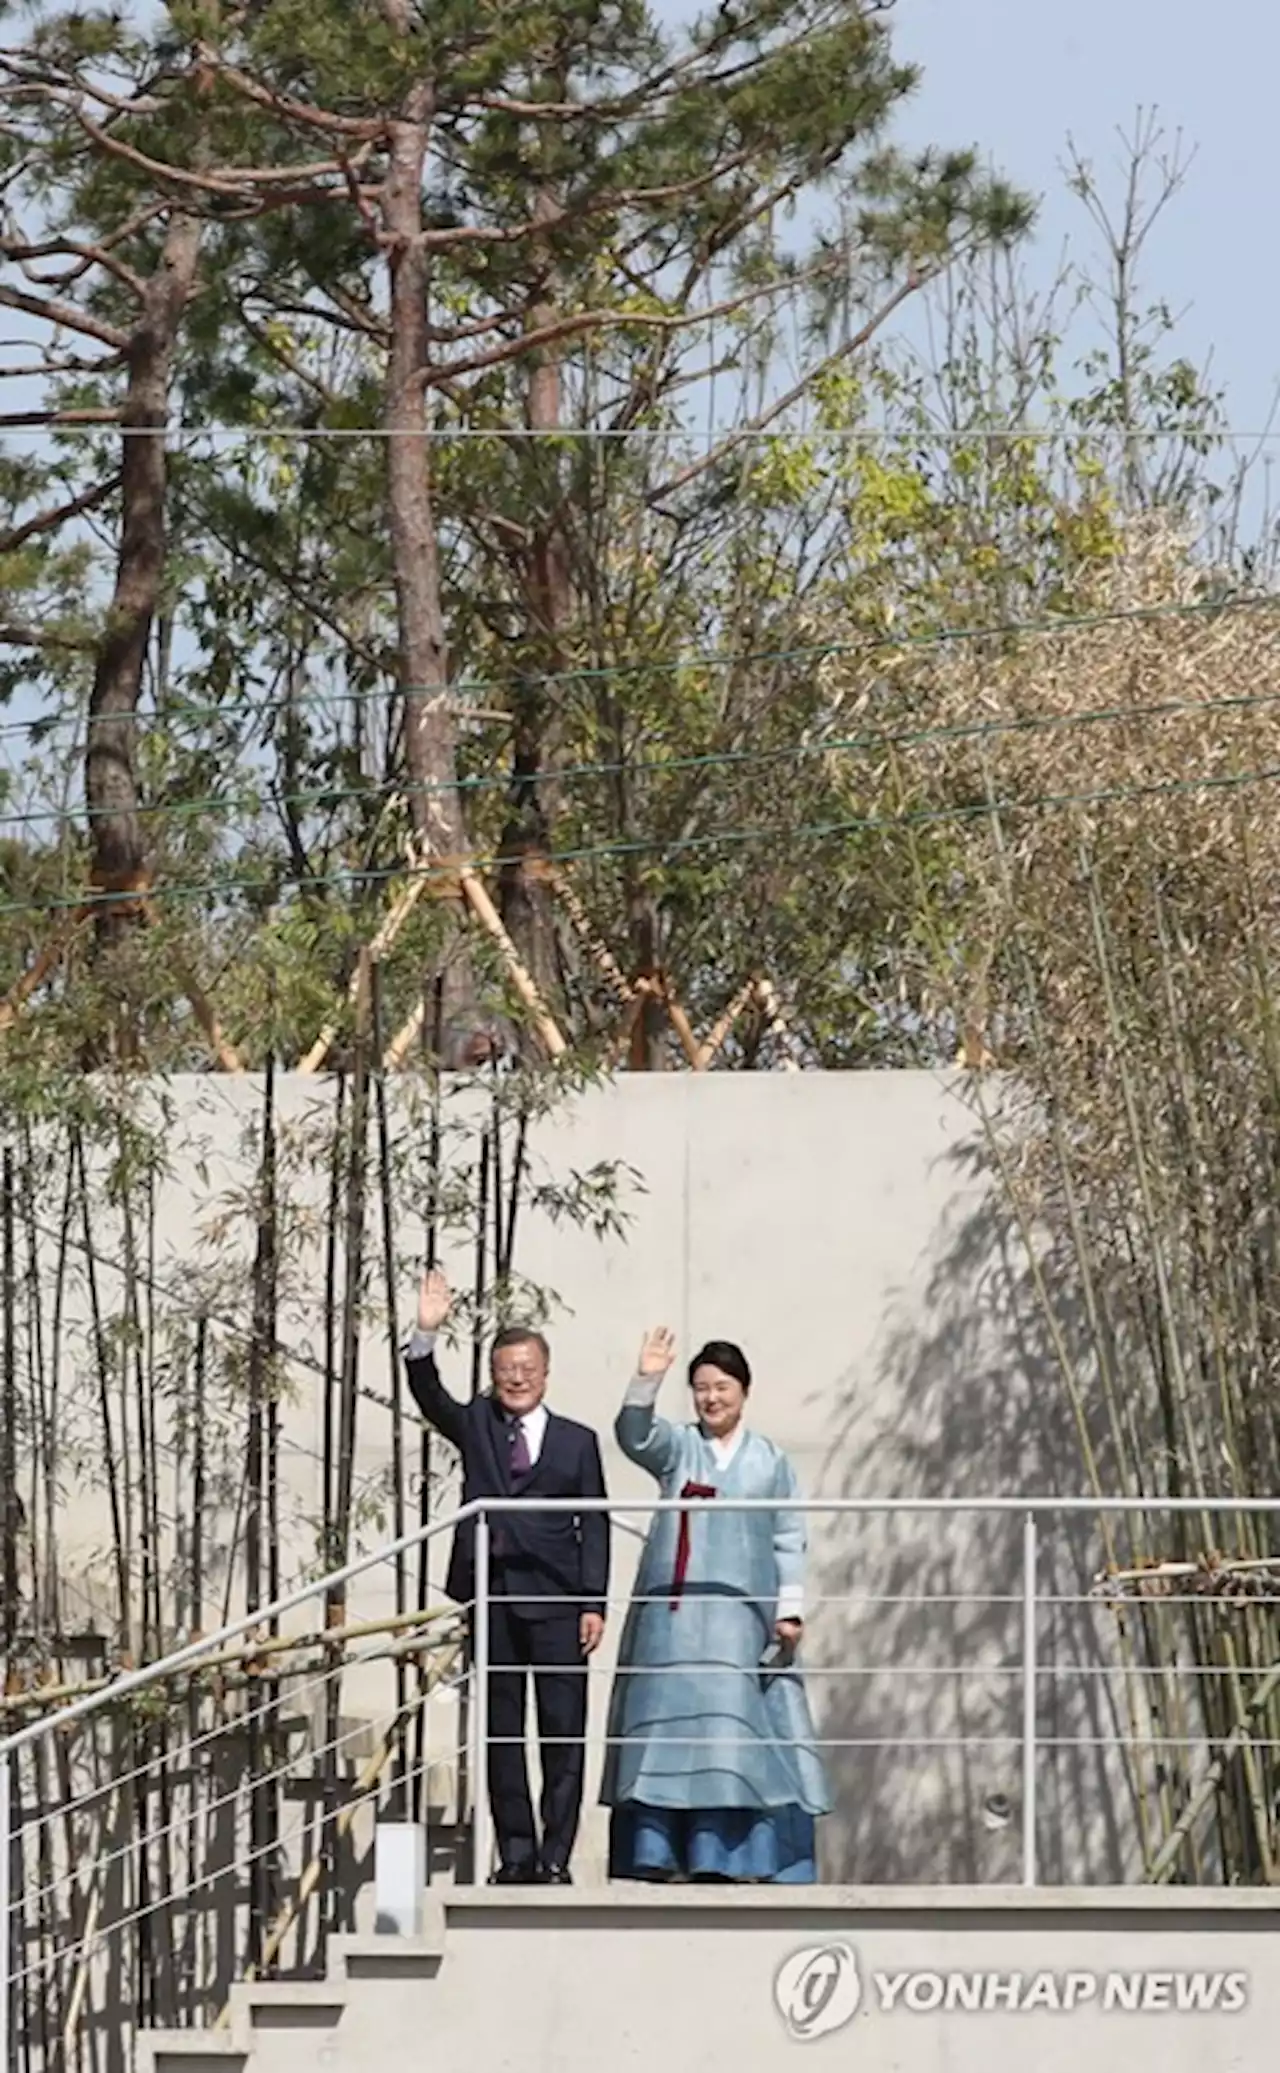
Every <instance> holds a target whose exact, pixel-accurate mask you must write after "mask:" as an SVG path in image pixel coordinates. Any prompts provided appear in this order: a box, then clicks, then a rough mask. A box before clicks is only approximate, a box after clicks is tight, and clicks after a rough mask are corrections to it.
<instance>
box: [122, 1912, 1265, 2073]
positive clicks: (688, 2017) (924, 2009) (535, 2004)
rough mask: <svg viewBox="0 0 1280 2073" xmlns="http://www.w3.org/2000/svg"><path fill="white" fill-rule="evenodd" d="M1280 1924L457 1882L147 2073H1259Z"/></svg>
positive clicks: (176, 2045)
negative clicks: (419, 1921) (411, 1917)
mask: <svg viewBox="0 0 1280 2073" xmlns="http://www.w3.org/2000/svg"><path fill="white" fill-rule="evenodd" d="M1277 1932H1280V1890H1262V1889H1252V1888H1250V1889H1247V1890H1244V1891H1220V1890H1218V1889H1210V1888H1198V1889H1197V1888H1187V1887H1177V1888H1172V1889H1165V1888H1142V1887H1124V1888H1118V1889H1117V1888H1081V1887H1071V1888H1051V1887H1046V1888H1037V1889H1024V1888H1021V1887H943V1888H921V1887H890V1888H883V1887H845V1886H830V1887H808V1888H796V1889H793V1890H790V1891H787V1890H785V1889H771V1888H763V1887H762V1888H731V1889H722V1888H714V1887H683V1888H664V1889H659V1888H650V1887H643V1886H636V1887H630V1886H617V1887H611V1888H608V1889H606V1890H603V1891H601V1890H598V1889H590V1888H583V1889H574V1888H572V1887H569V1888H556V1889H551V1890H548V1891H539V1890H537V1889H530V1890H529V1891H528V1892H527V1893H512V1892H511V1891H510V1890H509V1889H502V1890H498V1889H487V1890H481V1891H475V1892H472V1891H466V1890H463V1889H460V1888H450V1889H447V1891H445V1892H443V1893H439V1894H437V1893H434V1892H433V1893H432V1895H430V1896H429V1902H428V1907H427V1911H426V1919H425V1924H424V1931H423V1934H421V1935H420V1936H416V1937H412V1938H408V1937H397V1936H361V1937H343V1938H337V1939H335V1940H334V1942H333V1944H332V1945H331V1946H330V1950H329V1953H328V1969H329V1977H328V1982H327V1983H326V1984H324V1985H321V1986H317V1985H316V1984H314V1983H313V1984H308V1985H306V1986H303V1987H299V1988H295V1989H290V1987H289V1986H288V1984H287V1983H273V1984H272V1985H271V1986H269V1987H263V1986H254V1987H247V1988H238V1989H236V1990H235V1994H234V1997H233V2007H232V2020H231V2025H230V2029H229V2032H228V2033H227V2034H226V2035H225V2036H224V2037H220V2038H219V2039H218V2040H217V2042H216V2043H214V2042H213V2040H212V2039H204V2040H198V2039H196V2038H192V2037H190V2036H183V2037H181V2038H178V2037H173V2036H158V2037H150V2038H147V2039H145V2040H144V2044H143V2048H142V2050H141V2052H140V2055H139V2066H140V2073H195V2069H196V2068H198V2067H200V2065H201V2060H200V2052H201V2049H202V2045H203V2050H204V2052H205V2054H206V2056H205V2061H204V2064H205V2066H206V2067H207V2068H208V2069H209V2073H212V2069H213V2067H214V2066H215V2064H216V2066H217V2067H218V2068H220V2069H223V2073H230V2069H232V2068H234V2069H235V2073H314V2069H318V2068H326V2069H330V2073H383V2069H385V2067H386V2066H388V2065H399V2064H407V2065H418V2064H423V2063H427V2062H429V2063H430V2065H431V2066H432V2067H434V2068H440V2069H447V2073H453V2069H454V2068H456V2069H458V2073H479V2069H482V2073H589V2069H590V2073H597V2069H598V2068H599V2066H600V2065H601V2064H602V2063H606V2064H608V2065H609V2067H610V2068H615V2067H616V2068H619V2069H633V2073H641V2069H644V2073H783V2069H784V2068H796V2067H797V2066H800V2065H803V2064H805V2063H808V2060H807V2059H806V2057H805V2054H806V2053H811V2054H814V2055H816V2059H817V2062H818V2063H821V2064H825V2065H827V2066H829V2067H833V2068H834V2067H836V2066H843V2065H846V2064H855V2063H856V2064H857V2065H859V2066H863V2067H871V2068H875V2069H876V2073H1004V2069H1006V2068H1007V2069H1008V2073H1026V2069H1027V2068H1028V2067H1030V2068H1033V2069H1034V2073H1079V2069H1080V2067H1081V2066H1082V2065H1083V2064H1085V2063H1087V2064H1088V2067H1089V2073H1132V2067H1133V2062H1134V2052H1135V2048H1137V2049H1142V2048H1144V2047H1150V2048H1151V2049H1152V2050H1154V2051H1156V2052H1158V2053H1159V2056H1160V2066H1161V2073H1255V2069H1257V2068H1260V2067H1262V2066H1265V2065H1268V2064H1270V2063H1271V2062H1272V2060H1273V2058H1274V2055H1275V2039H1276V2037H1277V2036H1278V2035H1280V1935H1278V1934H1277ZM291 1996H292V1997H293V1998H292V1999H291ZM211 2044H212V2046H213V2048H212V2050H210V2045H211Z"/></svg>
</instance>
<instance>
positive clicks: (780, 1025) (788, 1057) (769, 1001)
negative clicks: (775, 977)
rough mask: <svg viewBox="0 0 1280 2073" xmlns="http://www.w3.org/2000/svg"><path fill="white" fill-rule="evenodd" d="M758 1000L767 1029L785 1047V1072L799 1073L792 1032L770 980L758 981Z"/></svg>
mask: <svg viewBox="0 0 1280 2073" xmlns="http://www.w3.org/2000/svg"><path fill="white" fill-rule="evenodd" d="M756 999H757V1000H758V1001H759V1003H760V1012H761V1014H762V1015H763V1016H764V1018H765V1027H766V1028H767V1029H768V1032H769V1034H770V1036H773V1037H777V1039H778V1042H779V1043H780V1044H781V1045H782V1046H783V1053H782V1070H783V1072H799V1070H800V1066H799V1062H798V1060H797V1059H796V1057H795V1055H794V1053H793V1052H792V1049H791V1031H790V1029H789V1028H788V1026H787V1022H786V1018H785V1017H784V1015H783V1012H782V1003H781V1002H780V1001H779V999H778V996H777V993H776V992H775V991H774V987H773V984H772V982H771V981H770V980H768V979H757V980H756Z"/></svg>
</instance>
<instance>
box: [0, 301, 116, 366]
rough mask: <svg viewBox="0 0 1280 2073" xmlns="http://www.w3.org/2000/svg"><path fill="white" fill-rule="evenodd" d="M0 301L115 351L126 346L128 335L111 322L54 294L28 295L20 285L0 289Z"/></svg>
mask: <svg viewBox="0 0 1280 2073" xmlns="http://www.w3.org/2000/svg"><path fill="white" fill-rule="evenodd" d="M0 303H3V304H4V305H5V307H6V308H8V309H11V310H21V311H22V314H23V316H24V317H38V318H39V319H40V321H41V323H44V324H56V325H57V326H58V328H59V330H62V331H80V332H82V333H83V334H84V336H85V337H86V338H96V339H97V341H98V343H99V345H107V346H111V347H112V348H113V350H114V351H115V352H117V353H124V352H127V351H128V349H129V334H128V332H127V331H118V330H117V329H116V327H115V325H114V324H104V323H103V322H102V320H101V319H100V318H98V317H91V316H90V315H89V314H88V312H87V310H81V309H77V308H76V305H75V303H74V302H62V301H60V300H59V299H58V298H57V297H56V296H40V295H28V294H27V293H26V292H25V290H24V289H22V288H0Z"/></svg>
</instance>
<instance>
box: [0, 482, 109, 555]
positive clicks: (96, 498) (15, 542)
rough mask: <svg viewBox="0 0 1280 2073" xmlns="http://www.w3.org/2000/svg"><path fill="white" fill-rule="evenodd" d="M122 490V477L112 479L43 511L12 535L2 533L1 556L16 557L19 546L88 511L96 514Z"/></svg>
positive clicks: (16, 529)
mask: <svg viewBox="0 0 1280 2073" xmlns="http://www.w3.org/2000/svg"><path fill="white" fill-rule="evenodd" d="M119 487H120V477H119V475H112V476H109V477H108V479H107V480H106V482H99V483H95V485H94V487H93V488H92V489H87V490H84V491H83V492H82V494H81V495H80V496H78V497H72V498H70V499H69V501H68V502H67V503H65V504H58V505H56V506H55V507H54V508H53V509H52V510H50V511H41V512H40V513H39V514H38V516H36V517H35V518H28V519H26V520H25V521H24V522H23V524H22V525H19V526H15V527H14V528H13V530H12V532H8V533H0V554H13V553H15V552H16V550H17V549H18V548H19V547H23V546H25V545H26V543H27V541H28V540H34V539H35V538H36V537H37V536H38V535H39V534H40V533H53V532H56V531H57V529H58V527H59V526H60V525H62V524H64V523H65V522H66V520H67V519H69V518H81V517H83V515H84V513H85V512H86V511H95V510H96V509H97V507H98V505H99V504H105V503H106V501H107V498H108V497H110V496H113V495H114V494H115V492H116V490H118V489H119Z"/></svg>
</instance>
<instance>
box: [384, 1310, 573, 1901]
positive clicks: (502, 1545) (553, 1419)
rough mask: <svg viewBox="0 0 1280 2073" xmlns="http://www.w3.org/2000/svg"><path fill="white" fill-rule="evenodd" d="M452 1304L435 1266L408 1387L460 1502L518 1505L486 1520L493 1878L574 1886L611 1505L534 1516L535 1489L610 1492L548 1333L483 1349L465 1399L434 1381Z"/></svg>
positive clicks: (463, 1586) (463, 1585)
mask: <svg viewBox="0 0 1280 2073" xmlns="http://www.w3.org/2000/svg"><path fill="white" fill-rule="evenodd" d="M451 1302H452V1298H451V1296H450V1293H449V1285H448V1283H447V1282H446V1281H445V1279H444V1276H443V1275H442V1274H438V1273H436V1272H434V1271H429V1272H428V1273H427V1274H426V1275H424V1277H423V1282H422V1288H421V1291H420V1293H419V1297H418V1329H417V1331H416V1332H415V1333H414V1334H413V1337H412V1338H411V1339H410V1341H409V1345H408V1347H407V1349H406V1356H405V1358H406V1366H407V1369H408V1375H409V1387H410V1389H411V1390H412V1391H413V1395H414V1399H415V1401H416V1402H417V1405H418V1408H419V1410H420V1411H421V1412H422V1415H423V1417H424V1418H426V1419H427V1420H428V1421H429V1423H430V1424H432V1425H433V1426H434V1427H435V1429H436V1431H437V1432H439V1433H441V1434H442V1435H443V1436H444V1438H445V1439H447V1440H449V1441H450V1442H451V1443H452V1445H453V1446H455V1447H456V1448H457V1449H458V1452H459V1453H460V1455H461V1456H462V1501H463V1503H464V1504H469V1503H471V1501H472V1500H473V1499H474V1498H478V1497H502V1498H506V1499H508V1500H511V1499H515V1500H516V1503H515V1504H514V1506H513V1507H512V1508H511V1509H510V1510H505V1511H495V1512H493V1513H492V1514H491V1515H490V1562H491V1573H490V1582H489V1589H490V1610H489V1665H490V1670H489V1803H490V1806H491V1807H492V1809H493V1825H494V1829H495V1832H496V1834H497V1839H498V1854H499V1857H500V1860H501V1863H500V1866H499V1869H498V1871H497V1872H496V1873H495V1874H494V1876H493V1879H492V1880H491V1882H490V1883H491V1884H497V1885H532V1884H546V1885H560V1886H563V1885H568V1884H569V1883H570V1877H569V1858H570V1856H571V1854H572V1851H573V1845H574V1839H575V1837H576V1835H577V1832H578V1819H579V1815H580V1813H581V1809H582V1785H583V1770H584V1763H585V1736H586V1726H587V1657H588V1656H590V1655H591V1654H593V1653H594V1651H595V1650H596V1649H597V1648H598V1647H599V1646H600V1639H601V1636H602V1634H603V1633H604V1618H605V1600H606V1598H607V1596H608V1590H609V1521H608V1517H607V1515H606V1514H605V1513H604V1512H603V1511H597V1512H583V1513H581V1514H580V1515H578V1516H575V1515H574V1514H573V1513H572V1512H569V1511H559V1512H536V1511H529V1512H526V1513H524V1515H523V1516H522V1515H521V1513H522V1505H521V1503H520V1500H522V1499H525V1498H529V1497H603V1496H604V1495H605V1487H604V1469H603V1466H602V1464H601V1460H600V1443H599V1441H598V1439H597V1438H596V1435H595V1434H594V1432H592V1431H591V1430H590V1428H589V1427H588V1426H585V1425H579V1424H577V1423H576V1422H575V1421H574V1420H573V1419H572V1418H561V1417H559V1416H557V1415H556V1413H554V1412H551V1411H548V1409H547V1407H546V1405H545V1403H544V1402H543V1398H544V1396H545V1395H546V1389H547V1374H548V1370H549V1367H550V1355H549V1350H548V1347H547V1342H546V1340H545V1339H544V1338H543V1336H542V1334H541V1332H535V1331H531V1330H527V1329H525V1328H523V1327H510V1328H508V1329H507V1330H506V1331H502V1332H499V1333H498V1335H497V1337H496V1338H495V1339H494V1341H493V1345H492V1347H491V1349H490V1355H489V1368H490V1374H491V1377H492V1383H493V1387H492V1390H491V1392H490V1393H489V1394H488V1395H486V1396H479V1397H476V1398H475V1400H474V1401H473V1402H472V1403H466V1404H464V1403H459V1402H458V1400H457V1398H456V1397H453V1396H450V1394H449V1392H448V1390H447V1389H446V1388H445V1387H444V1385H443V1383H442V1382H441V1380H440V1376H439V1372H438V1370H437V1368H436V1362H435V1339H436V1334H437V1333H438V1331H439V1329H440V1327H441V1325H442V1324H443V1323H444V1321H445V1319H446V1318H447V1317H448V1315H449V1310H450V1306H451ZM445 1589H446V1590H447V1591H448V1594H449V1596H450V1597H451V1598H453V1599H455V1600H457V1601H458V1602H459V1603H461V1604H464V1605H469V1604H471V1603H473V1601H474V1599H475V1595H476V1532H475V1521H474V1520H473V1519H466V1520H464V1521H463V1523H462V1524H461V1526H459V1528H458V1530H457V1532H456V1534H455V1536H454V1542H453V1551H452V1554H451V1556H450V1558H449V1573H448V1578H447V1580H446V1584H445ZM530 1672H532V1676H533V1686H534V1693H535V1696H536V1699H537V1708H538V1738H539V1745H540V1748H541V1753H542V1781H543V1782H542V1805H541V1810H540V1812H541V1828H542V1834H541V1840H540V1841H539V1838H538V1836H537V1834H536V1833H535V1829H534V1820H533V1803H532V1800H531V1798H530V1795H529V1774H528V1769H527V1767H526V1763H525V1749H524V1732H525V1697H526V1687H527V1683H528V1677H529V1673H530Z"/></svg>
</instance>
